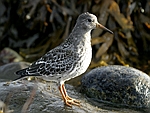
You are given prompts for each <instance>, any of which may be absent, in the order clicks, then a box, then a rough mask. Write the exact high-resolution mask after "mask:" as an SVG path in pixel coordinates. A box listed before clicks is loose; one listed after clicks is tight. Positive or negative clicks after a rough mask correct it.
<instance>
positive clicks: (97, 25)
mask: <svg viewBox="0 0 150 113" xmlns="http://www.w3.org/2000/svg"><path fill="white" fill-rule="evenodd" d="M96 28H101V29H104V30H106V31H108V32H110V33H111V34H113V32H112V31H111V30H109V29H107V28H106V27H104V26H103V25H101V24H100V23H96Z"/></svg>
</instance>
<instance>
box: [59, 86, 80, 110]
mask: <svg viewBox="0 0 150 113" xmlns="http://www.w3.org/2000/svg"><path fill="white" fill-rule="evenodd" d="M59 90H60V93H61V95H62V98H63V99H64V102H65V104H66V105H68V106H70V107H71V106H72V105H76V106H80V102H79V101H77V100H75V99H73V98H71V97H69V96H68V94H67V92H66V89H65V86H64V84H61V85H60V86H59Z"/></svg>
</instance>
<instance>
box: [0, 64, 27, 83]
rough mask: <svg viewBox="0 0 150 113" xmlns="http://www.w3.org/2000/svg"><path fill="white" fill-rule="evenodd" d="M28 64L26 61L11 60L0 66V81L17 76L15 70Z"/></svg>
mask: <svg viewBox="0 0 150 113" xmlns="http://www.w3.org/2000/svg"><path fill="white" fill-rule="evenodd" d="M28 66H29V63H27V62H13V63H8V64H5V65H3V66H0V82H2V81H3V82H4V81H9V80H14V79H16V78H18V76H17V75H16V74H15V72H16V71H17V70H20V69H22V68H26V67H28Z"/></svg>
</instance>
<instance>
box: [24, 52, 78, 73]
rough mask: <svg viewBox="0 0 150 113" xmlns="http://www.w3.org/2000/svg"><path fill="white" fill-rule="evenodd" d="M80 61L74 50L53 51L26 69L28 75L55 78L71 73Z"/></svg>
mask: <svg viewBox="0 0 150 113" xmlns="http://www.w3.org/2000/svg"><path fill="white" fill-rule="evenodd" d="M77 59H78V55H77V53H75V52H74V51H72V50H63V49H53V50H52V51H49V52H48V53H46V54H45V55H44V56H43V57H41V58H40V59H39V60H37V61H36V62H35V63H33V64H32V65H31V66H30V67H29V68H27V69H26V72H27V73H28V75H39V76H40V75H41V76H54V75H59V74H64V73H66V74H67V73H69V72H71V71H72V70H73V68H74V66H75V64H76V61H77Z"/></svg>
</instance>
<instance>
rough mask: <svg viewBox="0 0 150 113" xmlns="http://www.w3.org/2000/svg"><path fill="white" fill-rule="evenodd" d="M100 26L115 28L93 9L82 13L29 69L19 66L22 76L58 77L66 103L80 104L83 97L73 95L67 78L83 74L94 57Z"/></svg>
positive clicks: (18, 73) (45, 78) (51, 79)
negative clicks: (93, 43) (94, 37)
mask: <svg viewBox="0 0 150 113" xmlns="http://www.w3.org/2000/svg"><path fill="white" fill-rule="evenodd" d="M96 28H101V29H104V30H107V31H108V32H110V33H111V34H113V32H112V31H111V30H109V29H107V28H106V27H104V26H103V25H102V24H100V23H99V22H98V20H97V17H96V16H95V15H94V14H91V13H89V12H85V13H82V14H80V15H79V16H78V18H77V20H76V24H75V26H74V28H73V30H72V31H71V33H70V34H69V36H68V37H67V38H66V39H65V40H64V42H62V43H61V44H60V45H59V46H57V47H55V48H54V49H51V50H50V51H48V52H47V53H46V54H45V55H43V56H42V57H41V58H39V59H38V60H37V61H35V62H34V63H32V64H31V65H30V66H29V67H27V68H25V69H21V70H18V71H17V72H16V74H17V75H20V77H19V78H18V79H20V78H22V77H26V76H39V77H42V78H43V79H44V80H47V81H56V82H57V83H58V84H59V86H58V88H59V91H60V93H61V95H62V98H63V100H64V103H65V104H66V105H67V106H70V107H72V105H76V106H80V101H78V100H76V99H74V98H71V97H70V96H69V95H68V94H67V91H66V88H65V85H64V83H65V81H68V80H70V79H72V78H74V77H77V76H79V75H81V74H83V73H84V72H85V71H86V70H87V68H88V67H89V65H90V62H91V59H92V47H91V31H92V30H93V29H96Z"/></svg>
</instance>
